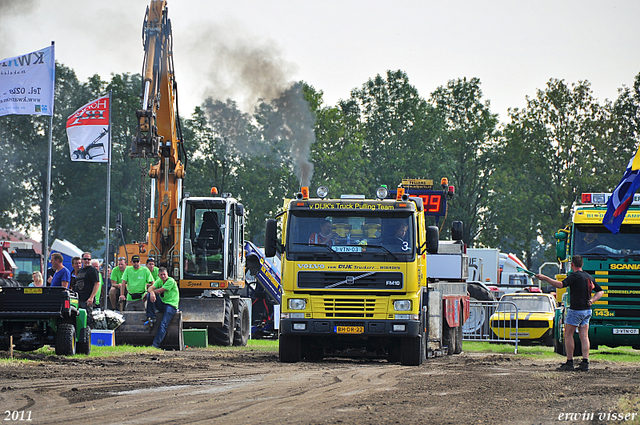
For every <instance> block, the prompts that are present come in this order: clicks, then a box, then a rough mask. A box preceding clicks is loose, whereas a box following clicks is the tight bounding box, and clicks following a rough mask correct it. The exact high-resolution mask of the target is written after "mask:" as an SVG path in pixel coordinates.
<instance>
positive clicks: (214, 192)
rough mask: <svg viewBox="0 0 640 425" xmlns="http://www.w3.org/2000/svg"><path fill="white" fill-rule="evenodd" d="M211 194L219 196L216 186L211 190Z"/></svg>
mask: <svg viewBox="0 0 640 425" xmlns="http://www.w3.org/2000/svg"><path fill="white" fill-rule="evenodd" d="M211 194H212V195H217V194H218V188H217V187H215V186H214V187H212V188H211Z"/></svg>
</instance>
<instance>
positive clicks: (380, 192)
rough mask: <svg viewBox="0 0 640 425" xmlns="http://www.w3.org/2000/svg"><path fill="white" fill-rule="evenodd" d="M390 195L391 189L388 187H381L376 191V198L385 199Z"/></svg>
mask: <svg viewBox="0 0 640 425" xmlns="http://www.w3.org/2000/svg"><path fill="white" fill-rule="evenodd" d="M388 194H389V189H387V187H386V186H380V187H379V188H377V189H376V198H378V199H384V198H386V197H387V195H388Z"/></svg>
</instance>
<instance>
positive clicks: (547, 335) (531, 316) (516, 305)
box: [489, 292, 556, 346]
mask: <svg viewBox="0 0 640 425" xmlns="http://www.w3.org/2000/svg"><path fill="white" fill-rule="evenodd" d="M555 309H556V302H555V299H554V297H553V296H552V295H550V294H542V293H528V292H521V293H516V294H505V295H503V296H502V298H500V303H499V304H498V308H497V309H496V312H495V313H493V315H491V318H490V319H489V320H490V322H489V326H490V327H491V330H492V331H493V334H494V335H493V337H494V338H495V339H498V340H507V341H509V340H514V339H515V338H516V335H517V336H518V339H519V340H520V342H532V341H542V342H543V343H544V344H545V345H548V346H553V318H554V316H555ZM516 312H517V313H516ZM516 318H517V320H516ZM516 323H517V331H516Z"/></svg>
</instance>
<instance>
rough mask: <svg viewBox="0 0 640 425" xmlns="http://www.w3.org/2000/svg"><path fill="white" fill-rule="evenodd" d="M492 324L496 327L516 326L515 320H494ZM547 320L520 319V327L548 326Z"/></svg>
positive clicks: (513, 327)
mask: <svg viewBox="0 0 640 425" xmlns="http://www.w3.org/2000/svg"><path fill="white" fill-rule="evenodd" d="M491 326H493V327H494V328H512V329H515V328H516V321H515V320H492V321H491ZM548 327H549V322H548V321H547V320H518V329H522V328H548Z"/></svg>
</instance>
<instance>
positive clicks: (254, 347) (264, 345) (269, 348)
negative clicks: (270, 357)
mask: <svg viewBox="0 0 640 425" xmlns="http://www.w3.org/2000/svg"><path fill="white" fill-rule="evenodd" d="M206 349H210V350H215V351H236V350H242V351H264V352H271V353H277V352H278V340H277V339H250V340H249V341H247V346H246V347H222V346H219V345H209V346H208V347H207V348H206Z"/></svg>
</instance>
